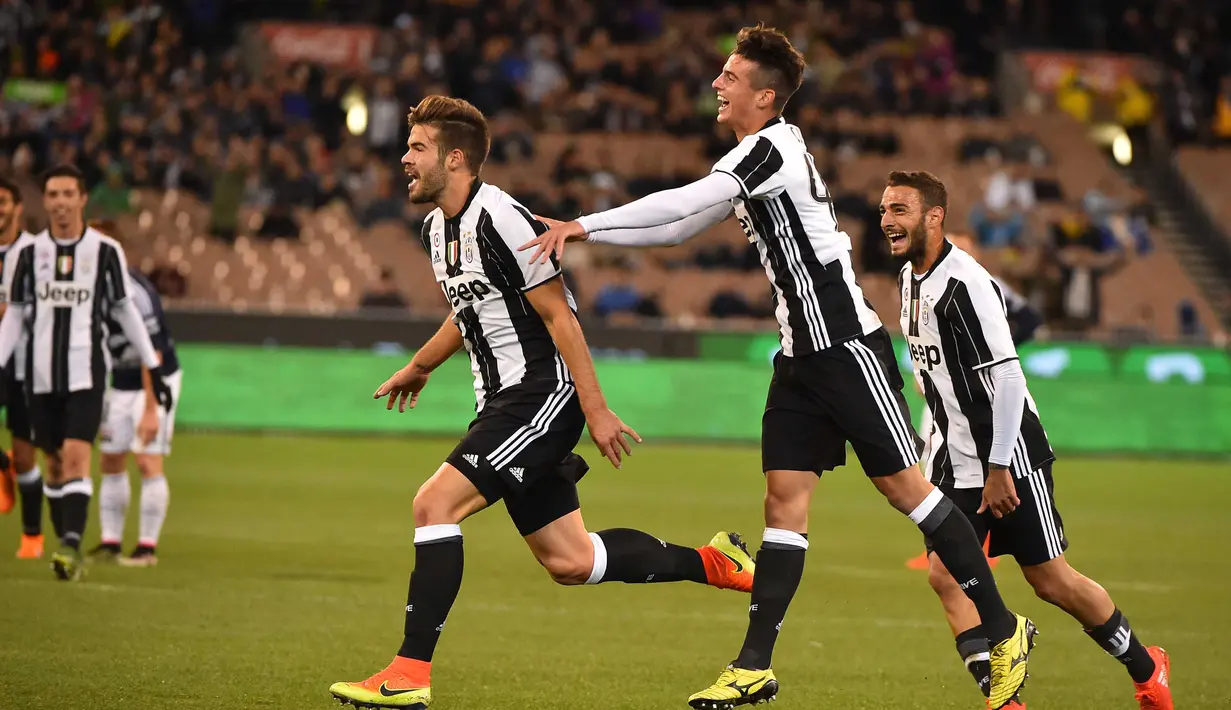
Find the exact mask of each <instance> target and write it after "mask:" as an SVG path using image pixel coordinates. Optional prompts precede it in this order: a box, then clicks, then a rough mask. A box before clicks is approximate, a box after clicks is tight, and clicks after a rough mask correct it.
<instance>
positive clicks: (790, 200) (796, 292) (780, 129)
mask: <svg viewBox="0 0 1231 710" xmlns="http://www.w3.org/2000/svg"><path fill="white" fill-rule="evenodd" d="M711 172H723V173H727V174H728V175H731V176H733V177H734V178H735V179H736V180H738V181H739V183H740V186H741V191H742V192H743V195H742V196H741V197H738V198H736V199H734V200H732V201H731V203H732V206H733V207H734V208H735V216H736V217H737V218H738V219H739V224H740V227H742V228H743V230H744V234H745V236H747V237H748V241H749V242H752V243H753V244H755V245H756V247H757V251H758V252H760V255H761V263H762V264H763V265H764V267H765V274H766V276H768V277H769V280H770V282H771V283H772V284H773V300H774V314H775V315H776V316H777V319H778V328H779V333H780V339H781V341H782V352H783V354H785V355H788V356H800V355H807V354H809V353H814V352H818V351H820V350H825V349H826V348H831V347H833V346H835V345H839V344H841V343H843V342H845V341H847V340H850V339H852V338H856V337H858V336H860V335H866V334H868V333H871V332H873V331H875V330H876V329H877V328H880V327H881V321H880V318H878V317H877V315H876V312H875V311H874V310H872V306H871V304H870V303H868V301H867V299H865V298H864V295H863V290H862V289H861V288H860V287H859V284H858V283H856V281H855V270H854V268H853V267H852V266H851V240H850V237H848V236H847V235H846V233H845V232H840V231H838V220H837V215H836V213H835V212H834V207H833V201H832V199H831V197H830V195H829V191H828V189H827V188H826V186H825V182H824V181H823V180H822V179H821V177H820V175H819V174H818V173H817V170H816V165H815V163H814V161H813V159H812V155H811V154H810V153H808V147H807V145H806V144H805V143H804V138H803V135H801V134H800V132H799V128H797V127H795V126H793V125H791V124H789V123H787V122H786V120H785V119H783V118H782V117H778V118H775V119H773V120H771V121H770V122H769V123H767V124H765V127H763V128H762V129H761V130H759V131H757V132H756V133H754V134H752V135H750V136H747V137H746V138H744V140H742V141H740V143H739V145H737V146H736V147H735V148H734V149H732V150H731V152H730V153H727V155H726V156H725V157H723V158H722V160H719V161H718V163H717V164H715V165H714V167H713V170H711Z"/></svg>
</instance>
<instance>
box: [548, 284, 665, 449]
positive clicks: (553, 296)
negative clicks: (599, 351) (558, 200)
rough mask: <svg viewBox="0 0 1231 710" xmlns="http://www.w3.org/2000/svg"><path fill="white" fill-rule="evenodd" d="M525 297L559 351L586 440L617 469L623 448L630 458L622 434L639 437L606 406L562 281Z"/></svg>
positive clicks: (638, 439) (636, 438)
mask: <svg viewBox="0 0 1231 710" xmlns="http://www.w3.org/2000/svg"><path fill="white" fill-rule="evenodd" d="M526 298H527V299H528V300H529V301H530V305H531V306H533V307H534V310H535V311H537V312H538V314H539V316H540V317H541V318H542V319H543V323H545V324H546V325H547V330H548V332H550V333H551V337H552V340H554V341H555V342H556V348H558V349H559V350H560V356H561V357H563V358H564V364H565V365H567V366H568V369H569V371H570V372H572V373H573V382H574V383H575V385H576V387H577V398H578V399H579V400H580V401H581V411H582V413H583V414H585V417H586V426H587V427H588V428H589V430H590V438H591V439H594V443H595V445H596V446H598V449H599V451H601V452H602V454H603V456H606V457H607V459H608V460H610V461H611V465H612V466H615V467H616V468H619V467H620V465H621V463H622V459H621V454H620V450H621V449H623V451H624V453H626V454H628V455H630V456H631V455H632V453H633V450H632V447H630V446H629V445H628V440H627V439H625V438H624V435H625V434H627V435H629V436H631V437H632V438H633V441H636V442H637V443H641V437H640V436H639V435H638V434H637V432H635V431H633V429H632V427H630V426H628V425H627V424H625V423H624V422H622V421H620V418H619V417H617V416H616V414H615V412H613V411H611V409H609V408H608V407H607V399H606V397H604V396H603V391H602V389H601V388H600V387H599V386H598V375H597V374H595V372H594V360H592V359H591V358H590V348H589V346H587V345H586V337H585V335H584V334H583V333H582V332H581V324H580V323H578V322H577V316H576V315H575V314H574V313H573V309H572V308H570V307H569V305H568V298H567V297H566V296H565V293H564V280H563V279H562V278H561V277H559V276H556V277H555V278H553V279H551V280H549V281H546V282H544V283H543V284H542V285H540V286H538V287H537V288H533V289H531V290H529V291H526Z"/></svg>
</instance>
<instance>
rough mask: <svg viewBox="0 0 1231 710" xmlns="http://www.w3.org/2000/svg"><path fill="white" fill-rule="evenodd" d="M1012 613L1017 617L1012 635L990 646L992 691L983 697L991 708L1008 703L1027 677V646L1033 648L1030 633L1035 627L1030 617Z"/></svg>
mask: <svg viewBox="0 0 1231 710" xmlns="http://www.w3.org/2000/svg"><path fill="white" fill-rule="evenodd" d="M1013 616H1014V617H1015V618H1016V619H1017V627H1016V628H1015V629H1014V630H1013V635H1012V636H1010V637H1009V638H1007V639H1005V640H1004V641H1001V642H1000V643H998V644H996V645H995V646H993V647H992V653H991V659H990V660H991V665H992V691H991V696H990V697H989V698H988V699H987V706H988V707H989V708H991V710H998V709H999V708H1004V707H1009V703H1011V702H1013V701H1014V700H1015V699H1016V697H1017V694H1018V692H1020V691H1021V689H1022V686H1024V685H1026V678H1028V677H1029V673H1027V672H1026V662H1027V661H1029V660H1030V649H1032V648H1034V637H1035V635H1036V634H1038V633H1039V631H1038V629H1036V628H1035V627H1034V622H1033V621H1031V620H1030V619H1027V618H1026V617H1024V616H1022V615H1021V614H1014V615H1013Z"/></svg>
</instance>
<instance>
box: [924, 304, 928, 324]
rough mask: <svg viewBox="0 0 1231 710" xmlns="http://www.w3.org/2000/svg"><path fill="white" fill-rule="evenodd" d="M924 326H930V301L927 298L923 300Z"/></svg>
mask: <svg viewBox="0 0 1231 710" xmlns="http://www.w3.org/2000/svg"><path fill="white" fill-rule="evenodd" d="M923 324H924V325H927V324H928V301H927V299H926V298H925V299H923Z"/></svg>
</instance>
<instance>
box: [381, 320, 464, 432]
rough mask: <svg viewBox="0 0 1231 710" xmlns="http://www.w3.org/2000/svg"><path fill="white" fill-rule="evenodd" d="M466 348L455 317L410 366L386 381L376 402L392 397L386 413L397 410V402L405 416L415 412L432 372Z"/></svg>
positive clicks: (425, 345) (386, 405) (445, 324)
mask: <svg viewBox="0 0 1231 710" xmlns="http://www.w3.org/2000/svg"><path fill="white" fill-rule="evenodd" d="M461 347H462V331H460V330H458V329H457V324H456V323H454V322H453V316H449V317H447V318H445V322H444V323H443V324H442V325H441V326H440V328H439V329H438V330H437V331H436V334H435V335H433V336H432V337H431V338H429V339H428V341H427V342H426V343H424V344H423V347H421V348H419V352H417V353H415V356H414V357H412V358H411V359H410V362H408V363H406V366H405V367H403V368H402V369H400V370H398V371H397V372H395V373H393V376H392V377H390V378H389V379H387V380H385V382H384V384H382V385H381V386H380V387H378V388H376V394H374V395H372V399H380V398H381V397H388V398H389V401H388V402H387V403H386V404H385V409H387V410H389V409H393V402H394V401H395V400H396V401H397V402H398V411H399V412H405V411H406V410H407V409H414V408H415V404H417V403H418V402H419V392H421V391H423V388H424V387H426V386H427V378H428V376H430V375H431V374H432V371H433V370H435V369H436V368H438V367H440V366H441V364H442V363H444V361H445V360H448V359H449V358H450V357H453V353H455V352H457V351H458V350H460V349H461Z"/></svg>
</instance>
